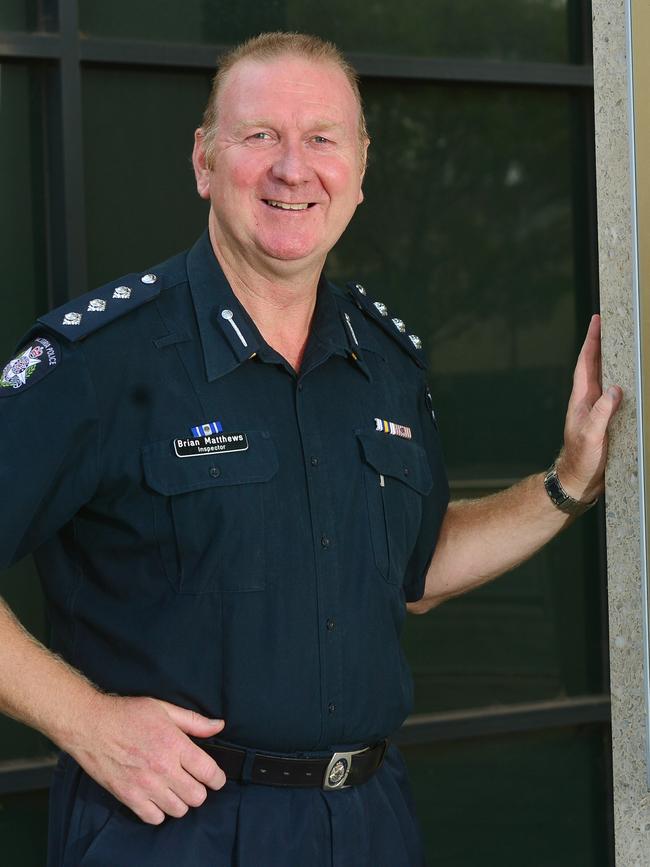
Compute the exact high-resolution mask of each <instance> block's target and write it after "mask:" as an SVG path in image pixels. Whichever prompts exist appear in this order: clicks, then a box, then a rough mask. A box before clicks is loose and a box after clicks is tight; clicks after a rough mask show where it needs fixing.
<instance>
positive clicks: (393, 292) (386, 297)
mask: <svg viewBox="0 0 650 867" xmlns="http://www.w3.org/2000/svg"><path fill="white" fill-rule="evenodd" d="M363 91H364V98H365V102H366V106H367V114H368V124H369V129H370V135H371V138H372V145H371V154H370V164H369V168H368V172H367V175H366V179H365V183H364V189H365V196H366V199H365V202H364V203H363V204H362V205H361V207H360V209H359V211H358V212H357V214H356V216H355V218H354V220H353V222H352V224H351V225H350V227H349V228H348V230H347V231H346V233H345V234H344V235H343V237H342V239H341V241H340V242H339V244H338V245H337V247H336V249H335V250H334V251H333V252H332V254H331V255H330V260H329V263H328V269H329V274H330V276H332V277H333V278H334V279H337V280H339V281H345V280H349V279H351V278H355V279H359V280H361V282H362V283H364V285H366V287H367V288H368V291H369V293H370V294H371V295H372V296H374V297H379V298H380V299H381V300H383V301H384V302H385V303H387V304H388V306H389V308H390V309H391V311H392V312H393V315H397V316H399V317H400V318H402V319H403V320H404V321H405V322H406V324H407V326H408V327H409V329H412V331H413V332H415V333H416V334H418V335H419V336H420V337H421V338H422V340H423V342H424V345H425V348H426V349H427V351H428V355H429V358H430V362H431V369H430V380H431V386H432V391H433V396H434V405H435V409H436V413H437V416H438V419H439V423H440V427H441V431H442V437H443V443H444V446H445V451H446V457H447V462H448V466H449V470H450V474H451V476H452V477H453V478H463V479H485V478H503V477H519V476H521V475H523V474H524V473H526V472H530V471H532V470H536V469H541V468H542V467H544V466H545V465H547V464H549V463H550V462H551V460H552V458H553V457H554V454H555V452H556V451H557V449H558V448H559V445H560V443H561V434H562V424H563V416H564V408H565V402H566V399H567V397H568V394H569V389H570V381H571V370H572V366H573V362H574V358H575V355H576V352H577V346H576V342H577V339H576V322H575V318H576V317H575V307H576V303H577V300H576V299H577V297H578V296H580V295H581V294H583V293H585V294H586V292H587V289H586V287H585V286H584V285H579V284H578V282H577V276H576V265H575V261H574V230H573V202H572V175H573V173H574V172H580V171H581V166H580V165H579V164H578V165H575V164H574V159H573V157H574V155H573V152H572V145H571V129H572V127H571V124H570V120H571V113H570V106H571V103H570V100H569V97H568V95H567V94H566V93H562V92H553V93H551V92H543V91H538V90H534V91H533V90H519V89H499V88H469V87H444V88H443V87H438V86H434V85H425V84H414V83H405V82H402V83H399V84H396V83H395V84H387V83H380V82H366V84H365V86H364V88H363Z"/></svg>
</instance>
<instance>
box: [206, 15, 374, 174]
mask: <svg viewBox="0 0 650 867" xmlns="http://www.w3.org/2000/svg"><path fill="white" fill-rule="evenodd" d="M287 58H295V59H296V60H302V61H306V62H307V63H311V64H319V65H323V66H328V67H330V68H334V69H338V70H339V71H340V72H341V73H342V75H343V77H344V78H345V80H346V81H347V84H348V87H349V88H350V91H351V94H352V96H353V98H354V101H355V102H356V104H357V109H358V117H359V120H358V139H359V150H360V154H361V160H362V163H364V165H365V151H366V145H367V143H368V141H369V138H368V131H367V128H366V119H365V115H364V111H363V102H362V100H361V93H360V91H359V76H358V74H357V72H356V70H355V69H354V67H352V66H351V64H350V63H348V61H347V60H346V59H345V57H344V56H343V55H342V54H341V52H340V51H339V49H338V48H337V47H336V46H335V45H334V44H333V43H332V42H326V41H325V40H322V39H320V38H319V37H317V36H310V35H307V34H304V33H284V32H274V33H262V34H260V35H259V36H256V37H253V38H252V39H249V40H247V41H246V42H244V43H242V44H241V45H238V46H236V47H235V48H233V49H232V50H230V51H228V52H227V53H226V54H225V55H223V56H222V57H221V58H220V59H219V66H218V69H217V72H216V74H215V76H214V78H213V80H212V88H211V91H210V96H209V98H208V103H207V105H206V108H205V111H204V114H203V123H202V132H203V143H204V148H205V153H206V158H207V160H208V164H209V163H210V162H211V161H212V152H213V146H214V138H215V135H216V131H217V126H218V108H219V98H220V95H221V93H222V91H223V88H224V85H225V84H226V83H227V80H228V78H229V73H230V72H231V71H232V70H233V69H234V68H235V67H239V66H242V65H244V63H245V62H250V63H253V64H256V65H265V64H271V63H275V62H277V61H281V60H283V59H287Z"/></svg>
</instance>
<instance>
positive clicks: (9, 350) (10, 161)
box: [0, 64, 49, 760]
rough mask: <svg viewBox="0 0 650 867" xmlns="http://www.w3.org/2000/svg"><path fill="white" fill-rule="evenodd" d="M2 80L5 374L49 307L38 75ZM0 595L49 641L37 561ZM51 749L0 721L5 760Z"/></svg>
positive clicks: (16, 69) (16, 74)
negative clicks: (27, 334) (24, 337)
mask: <svg viewBox="0 0 650 867" xmlns="http://www.w3.org/2000/svg"><path fill="white" fill-rule="evenodd" d="M0 78H1V82H2V87H1V90H0V121H1V122H2V126H3V129H4V130H5V131H6V133H5V134H4V135H2V136H0V177H2V193H3V194H2V197H0V261H1V262H2V288H1V289H0V292H1V298H2V316H0V367H1V366H4V363H5V361H7V360H8V359H9V357H11V355H12V354H13V351H14V349H15V348H16V344H17V343H18V341H19V340H20V338H21V336H22V335H23V334H24V333H25V332H26V331H27V329H28V328H29V327H30V326H31V325H32V323H33V322H34V319H35V318H36V316H38V315H39V314H40V313H43V312H45V310H46V309H47V301H46V278H45V249H44V248H45V244H44V235H43V212H44V193H43V185H42V176H43V172H42V166H41V159H42V149H43V134H42V130H41V124H40V112H41V105H42V101H41V100H42V93H41V79H40V73H39V71H37V70H33V69H30V68H29V67H27V66H24V65H22V64H5V65H2V66H0ZM10 399H11V398H10ZM0 595H2V596H3V597H4V598H6V600H7V602H8V603H9V605H10V606H11V608H12V609H13V610H14V611H15V612H16V614H17V616H18V617H19V619H20V620H22V621H23V623H24V624H25V625H26V627H27V628H28V629H29V630H30V631H32V632H33V633H35V634H36V635H37V636H39V637H41V638H42V637H43V636H44V633H45V628H44V613H43V601H42V596H41V592H40V588H39V586H38V581H37V578H36V575H35V570H34V567H33V564H32V561H31V559H30V560H23V561H22V562H21V563H19V564H17V565H16V566H14V567H13V568H12V569H9V570H8V571H7V572H5V573H3V574H2V575H1V576H0ZM48 749H49V748H48V746H47V744H46V742H45V740H44V738H42V737H41V735H39V734H37V733H36V732H34V731H32V730H30V729H27V728H25V727H23V726H20V725H19V724H18V723H16V722H15V721H13V720H10V719H8V718H7V717H4V716H2V715H0V760H4V759H10V758H19V757H26V756H34V755H43V754H44V753H46V752H48Z"/></svg>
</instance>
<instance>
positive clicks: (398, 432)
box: [375, 418, 413, 440]
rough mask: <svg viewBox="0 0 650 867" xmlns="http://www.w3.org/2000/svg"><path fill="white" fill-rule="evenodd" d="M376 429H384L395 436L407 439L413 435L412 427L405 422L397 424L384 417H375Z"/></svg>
mask: <svg viewBox="0 0 650 867" xmlns="http://www.w3.org/2000/svg"><path fill="white" fill-rule="evenodd" d="M375 430H380V431H383V432H384V433H387V434H391V435H392V436H395V437H403V438H404V439H405V440H410V439H411V437H412V436H413V435H412V434H411V428H410V427H408V426H407V425H405V424H397V423H396V422H394V421H386V419H383V418H376V419H375Z"/></svg>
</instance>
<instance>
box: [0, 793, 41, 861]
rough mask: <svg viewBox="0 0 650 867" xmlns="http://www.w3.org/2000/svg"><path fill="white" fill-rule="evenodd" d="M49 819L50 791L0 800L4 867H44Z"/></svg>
mask: <svg viewBox="0 0 650 867" xmlns="http://www.w3.org/2000/svg"><path fill="white" fill-rule="evenodd" d="M47 818H48V792H47V791H36V792H21V793H20V794H16V795H2V796H0V840H2V863H3V865H5V867H43V865H44V864H45V862H46V861H47Z"/></svg>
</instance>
